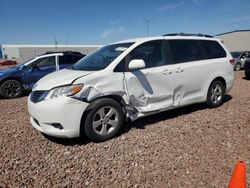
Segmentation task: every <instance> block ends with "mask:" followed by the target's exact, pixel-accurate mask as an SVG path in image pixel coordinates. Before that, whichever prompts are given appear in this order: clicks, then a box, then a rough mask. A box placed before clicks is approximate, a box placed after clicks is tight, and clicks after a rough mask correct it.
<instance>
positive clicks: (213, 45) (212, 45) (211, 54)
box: [201, 40, 227, 59]
mask: <svg viewBox="0 0 250 188" xmlns="http://www.w3.org/2000/svg"><path fill="white" fill-rule="evenodd" d="M201 44H202V45H203V47H204V49H205V51H206V54H207V58H208V59H213V58H222V57H226V55H227V54H226V52H225V50H224V49H223V48H222V46H221V45H220V44H219V43H218V42H217V41H211V40H201Z"/></svg>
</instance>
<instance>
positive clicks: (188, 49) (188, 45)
mask: <svg viewBox="0 0 250 188" xmlns="http://www.w3.org/2000/svg"><path fill="white" fill-rule="evenodd" d="M168 44H169V47H170V51H171V54H172V57H173V61H174V63H183V62H190V61H198V60H202V59H205V54H204V53H203V51H202V49H201V48H200V45H199V42H198V41H197V40H168Z"/></svg>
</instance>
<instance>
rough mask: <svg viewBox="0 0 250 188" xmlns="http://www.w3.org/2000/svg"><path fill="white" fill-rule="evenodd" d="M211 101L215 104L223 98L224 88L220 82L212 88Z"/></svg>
mask: <svg viewBox="0 0 250 188" xmlns="http://www.w3.org/2000/svg"><path fill="white" fill-rule="evenodd" d="M211 94H212V95H211V101H212V102H213V103H214V104H217V103H219V102H220V101H221V99H222V88H221V86H220V85H219V84H216V85H214V86H213V87H212V90H211Z"/></svg>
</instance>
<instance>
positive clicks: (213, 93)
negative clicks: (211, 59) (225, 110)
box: [207, 80, 226, 108]
mask: <svg viewBox="0 0 250 188" xmlns="http://www.w3.org/2000/svg"><path fill="white" fill-rule="evenodd" d="M225 91H226V88H225V85H224V84H223V83H222V82H221V81H220V80H216V81H214V82H212V84H211V85H210V87H209V89H208V93H207V106H208V107H209V108H216V107H219V106H220V105H222V103H223V100H224V97H225Z"/></svg>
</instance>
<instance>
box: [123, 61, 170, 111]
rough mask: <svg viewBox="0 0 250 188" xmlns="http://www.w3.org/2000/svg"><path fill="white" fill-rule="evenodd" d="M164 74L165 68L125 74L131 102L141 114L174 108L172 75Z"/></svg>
mask: <svg viewBox="0 0 250 188" xmlns="http://www.w3.org/2000/svg"><path fill="white" fill-rule="evenodd" d="M163 72H164V66H163V67H156V68H151V69H143V70H139V71H134V72H126V73H125V80H126V87H127V93H128V97H129V101H130V102H131V104H132V105H133V106H134V107H135V108H136V109H137V110H138V111H139V112H140V113H143V114H147V113H152V112H154V111H159V110H162V109H167V108H170V107H172V105H173V79H172V75H165V74H163Z"/></svg>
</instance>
